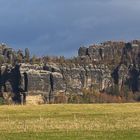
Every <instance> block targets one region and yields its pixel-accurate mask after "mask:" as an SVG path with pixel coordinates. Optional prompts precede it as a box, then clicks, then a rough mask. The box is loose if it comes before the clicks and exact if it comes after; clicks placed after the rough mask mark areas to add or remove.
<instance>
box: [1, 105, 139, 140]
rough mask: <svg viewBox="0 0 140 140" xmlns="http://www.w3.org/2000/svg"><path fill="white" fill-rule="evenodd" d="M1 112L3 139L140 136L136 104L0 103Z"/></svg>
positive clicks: (135, 137)
mask: <svg viewBox="0 0 140 140" xmlns="http://www.w3.org/2000/svg"><path fill="white" fill-rule="evenodd" d="M0 112H1V113H0V136H1V139H4V140H5V139H8V138H9V137H10V140H13V139H16V138H17V136H18V138H17V139H18V140H19V139H24V138H26V136H29V134H32V135H31V139H32V138H33V139H55V138H56V139H59V138H58V137H59V136H61V138H62V139H70V138H72V137H73V136H74V138H75V139H78V138H82V139H93V138H95V137H96V139H100V138H102V139H111V140H112V139H118V138H119V139H121V138H122V139H125V138H127V139H129V138H131V139H132V138H133V139H140V134H139V131H140V104H138V103H134V104H102V105H101V104H95V105H40V106H33V105H32V106H28V105H27V106H1V107H0ZM131 133H132V134H131ZM18 134H19V135H18ZM20 134H21V135H23V136H22V137H19V136H20ZM34 134H38V135H37V136H36V135H34ZM46 134H47V135H46ZM106 134H108V135H107V136H106ZM123 134H124V135H123ZM130 134H131V136H129V135H130ZM133 134H135V135H133ZM42 135H43V136H42ZM50 135H51V136H50ZM41 136H42V137H41ZM52 136H53V138H52ZM123 136H124V137H123Z"/></svg>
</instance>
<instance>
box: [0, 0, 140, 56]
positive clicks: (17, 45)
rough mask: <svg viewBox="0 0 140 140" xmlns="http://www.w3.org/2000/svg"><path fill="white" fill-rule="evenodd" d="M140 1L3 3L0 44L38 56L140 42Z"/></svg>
mask: <svg viewBox="0 0 140 140" xmlns="http://www.w3.org/2000/svg"><path fill="white" fill-rule="evenodd" d="M139 13H140V0H0V42H2V43H6V44H7V45H9V46H10V47H12V48H14V49H16V50H18V49H23V50H24V49H25V48H29V50H30V52H31V53H32V54H35V55H37V56H44V55H53V56H62V55H63V56H65V57H72V56H76V55H77V51H78V48H79V47H80V46H88V45H90V44H94V43H101V42H104V41H108V40H114V41H115V40H116V41H117V40H121V41H122V40H124V41H131V40H133V39H140V27H139V26H140V18H139Z"/></svg>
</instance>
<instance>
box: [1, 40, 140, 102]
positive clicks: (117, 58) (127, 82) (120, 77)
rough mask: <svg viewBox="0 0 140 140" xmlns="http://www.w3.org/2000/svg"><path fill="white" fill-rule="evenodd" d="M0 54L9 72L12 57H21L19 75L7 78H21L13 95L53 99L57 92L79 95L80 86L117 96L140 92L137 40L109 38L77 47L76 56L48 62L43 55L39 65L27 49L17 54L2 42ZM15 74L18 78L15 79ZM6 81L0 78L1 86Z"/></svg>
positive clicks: (139, 49)
mask: <svg viewBox="0 0 140 140" xmlns="http://www.w3.org/2000/svg"><path fill="white" fill-rule="evenodd" d="M0 55H1V56H2V57H4V58H6V59H7V60H6V61H5V60H4V61H5V63H10V64H11V66H10V67H11V68H10V72H11V73H12V72H13V70H14V69H16V66H15V61H14V60H16V61H17V60H18V57H19V56H20V57H19V59H20V62H21V63H20V65H21V66H20V75H19V72H17V73H15V74H14V75H13V74H11V75H13V77H12V78H9V79H12V80H7V81H13V80H14V81H17V83H18V82H19V81H20V79H21V83H19V84H15V86H16V85H18V86H17V87H16V90H17V91H15V89H13V88H12V92H14V94H15V95H19V94H21V91H20V90H21V89H23V91H24V92H25V93H26V92H28V95H38V94H41V95H43V97H44V98H45V100H46V102H53V100H54V98H55V96H56V95H57V94H58V93H63V94H65V95H67V94H73V93H74V94H77V95H82V94H83V93H82V89H94V90H96V91H97V92H101V93H104V92H105V93H108V94H113V95H114V94H115V95H118V96H122V93H123V91H126V89H127V91H130V92H133V93H135V92H139V91H140V41H137V40H134V41H132V42H130V43H125V42H111V41H108V42H104V43H101V44H99V45H90V46H89V47H80V48H79V50H78V56H77V57H75V58H72V59H64V58H63V59H62V58H61V59H57V60H56V58H55V61H53V59H51V62H50V61H46V59H44V58H42V60H41V61H40V62H42V63H38V64H37V63H36V64H33V63H30V60H29V51H28V50H27V49H26V53H25V56H26V57H25V56H24V55H23V52H22V51H18V52H17V53H16V52H14V51H13V50H12V49H9V48H7V47H6V46H4V45H2V46H1V47H0ZM17 56H18V57H17ZM24 58H25V60H26V61H24ZM47 60H48V59H47ZM17 62H18V63H19V61H17ZM25 62H27V63H25ZM3 63H4V62H3ZM3 66H5V64H4V65H3ZM3 66H2V67H3ZM4 69H5V68H4ZM1 71H2V69H1ZM7 71H8V69H7V70H6V71H5V72H7ZM5 72H2V75H3V77H6V76H7V75H8V73H9V72H8V73H5ZM16 74H17V75H19V77H20V76H21V78H19V79H16V78H15V77H17V75H16ZM1 79H4V78H1ZM3 83H4V84H3ZM5 83H6V82H3V80H1V86H3V87H4V88H6V89H7V87H8V86H7V85H5ZM14 83H16V82H14ZM11 85H12V87H14V86H13V84H12V83H11ZM19 87H21V89H19ZM124 89H125V90H124ZM114 90H115V91H114Z"/></svg>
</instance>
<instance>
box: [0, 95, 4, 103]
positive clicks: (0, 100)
mask: <svg viewBox="0 0 140 140" xmlns="http://www.w3.org/2000/svg"><path fill="white" fill-rule="evenodd" d="M0 105H4V99H3V98H2V97H0Z"/></svg>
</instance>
